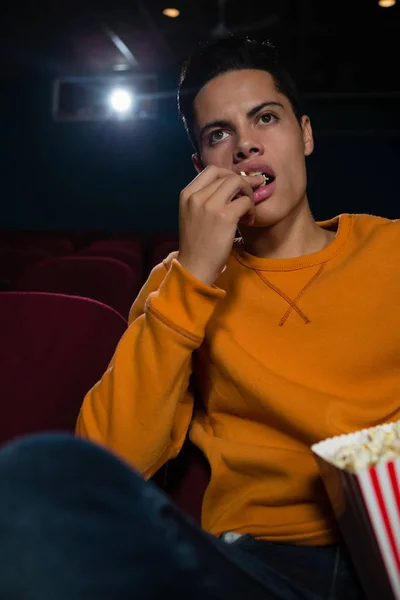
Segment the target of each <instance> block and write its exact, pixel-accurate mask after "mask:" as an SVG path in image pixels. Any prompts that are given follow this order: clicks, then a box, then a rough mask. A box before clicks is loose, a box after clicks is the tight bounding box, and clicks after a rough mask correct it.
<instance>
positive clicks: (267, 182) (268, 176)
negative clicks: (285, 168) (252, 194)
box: [240, 171, 275, 189]
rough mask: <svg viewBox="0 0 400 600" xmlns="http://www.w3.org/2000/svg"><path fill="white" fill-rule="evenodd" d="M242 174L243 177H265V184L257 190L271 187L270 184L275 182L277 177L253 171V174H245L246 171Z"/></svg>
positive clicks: (241, 172)
mask: <svg viewBox="0 0 400 600" xmlns="http://www.w3.org/2000/svg"><path fill="white" fill-rule="evenodd" d="M240 174H241V175H242V177H252V176H255V175H262V176H263V177H264V183H262V184H261V185H260V186H259V187H258V188H257V189H260V188H261V187H264V186H266V185H269V184H270V183H272V182H273V181H275V177H274V176H273V175H270V174H269V173H263V172H262V171H253V172H251V173H245V172H244V171H240Z"/></svg>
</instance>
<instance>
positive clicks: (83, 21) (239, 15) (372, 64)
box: [0, 0, 400, 93]
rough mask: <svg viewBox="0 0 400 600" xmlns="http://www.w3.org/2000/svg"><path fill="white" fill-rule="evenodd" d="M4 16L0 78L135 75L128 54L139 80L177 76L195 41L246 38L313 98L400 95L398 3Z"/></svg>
mask: <svg viewBox="0 0 400 600" xmlns="http://www.w3.org/2000/svg"><path fill="white" fill-rule="evenodd" d="M167 6H173V7H176V8H178V9H180V11H181V16H180V17H179V18H177V19H169V18H167V17H165V16H164V15H163V14H162V9H163V8H165V7H167ZM0 13H1V14H0V17H1V18H0V32H1V41H0V48H1V73H2V76H3V77H4V76H11V75H17V76H19V75H21V74H22V73H23V72H33V73H35V72H37V73H41V74H46V73H48V74H51V75H54V74H58V75H59V74H63V75H72V74H76V73H87V74H91V73H109V72H113V71H114V70H115V68H116V67H117V68H124V66H126V67H130V64H131V63H130V62H129V53H131V62H132V61H133V60H135V61H137V62H136V66H135V67H132V68H133V69H134V70H139V71H144V72H156V73H159V74H163V73H169V72H170V73H173V74H176V73H178V70H179V66H180V65H181V64H182V61H183V60H184V59H185V57H186V56H187V55H188V53H189V52H190V51H191V49H192V48H193V47H194V46H195V44H196V43H197V42H198V41H200V40H203V39H205V38H208V37H210V36H211V35H218V34H219V33H224V32H226V31H233V32H236V31H237V32H239V31H240V32H241V33H246V34H248V35H249V36H252V37H269V38H270V39H272V40H273V41H274V42H275V43H276V44H277V45H278V47H279V48H280V51H281V54H282V55H283V56H284V58H286V61H287V62H288V63H289V65H290V67H291V68H292V70H293V71H294V73H295V75H296V76H297V79H298V80H299V83H300V85H301V87H302V89H303V90H304V91H306V92H327V93H331V92H368V91H369V92H385V93H387V92H391V91H400V69H399V56H400V51H399V45H400V42H399V40H400V2H398V3H397V5H396V6H394V7H392V8H388V9H383V8H380V7H379V6H378V0H341V1H340V0H245V1H240V2H238V1H237V0H219V2H218V0H130V1H127V0H80V1H77V0H69V1H68V0H59V1H57V0H56V1H55V0H36V1H35V2H32V0H30V2H29V3H27V2H24V3H23V2H21V1H20V0H13V1H12V2H10V1H9V0H3V2H2V5H1V9H0ZM113 40H114V41H113ZM121 41H122V42H123V44H124V45H125V46H126V48H127V49H128V50H127V51H125V56H124V55H123V53H121V52H120V51H119V50H118V49H117V48H116V45H115V44H117V45H118V44H120V42H121ZM132 56H133V57H134V59H133V58H132Z"/></svg>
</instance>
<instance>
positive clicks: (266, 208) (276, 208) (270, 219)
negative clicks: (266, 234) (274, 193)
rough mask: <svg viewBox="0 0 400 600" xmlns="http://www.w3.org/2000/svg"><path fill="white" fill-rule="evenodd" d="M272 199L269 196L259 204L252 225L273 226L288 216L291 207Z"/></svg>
mask: <svg viewBox="0 0 400 600" xmlns="http://www.w3.org/2000/svg"><path fill="white" fill-rule="evenodd" d="M271 200H272V198H269V199H268V200H265V201H264V202H260V204H258V205H257V207H256V220H255V222H254V225H252V227H272V226H273V225H276V224H277V223H279V222H280V221H282V220H283V219H285V217H287V215H288V214H289V212H290V209H289V207H284V206H282V204H279V203H278V202H273V201H272V202H271Z"/></svg>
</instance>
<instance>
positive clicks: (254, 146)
mask: <svg viewBox="0 0 400 600" xmlns="http://www.w3.org/2000/svg"><path fill="white" fill-rule="evenodd" d="M263 153H264V147H263V145H262V143H261V142H260V141H258V140H256V139H255V136H254V135H253V136H252V135H251V134H250V132H248V133H246V134H242V135H240V137H239V139H238V142H237V145H236V148H235V151H234V160H235V162H240V161H241V160H245V159H246V158H248V157H249V156H251V155H256V156H257V155H258V154H263Z"/></svg>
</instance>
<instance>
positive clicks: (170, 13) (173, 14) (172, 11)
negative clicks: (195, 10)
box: [162, 8, 181, 19]
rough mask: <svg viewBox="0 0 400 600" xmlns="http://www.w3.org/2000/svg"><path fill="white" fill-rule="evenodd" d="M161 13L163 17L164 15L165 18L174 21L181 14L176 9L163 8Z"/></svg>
mask: <svg viewBox="0 0 400 600" xmlns="http://www.w3.org/2000/svg"><path fill="white" fill-rule="evenodd" d="M162 12H163V15H165V16H166V17H171V19H176V17H179V15H180V14H181V12H180V11H179V10H178V9H177V8H164V10H163V11H162Z"/></svg>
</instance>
